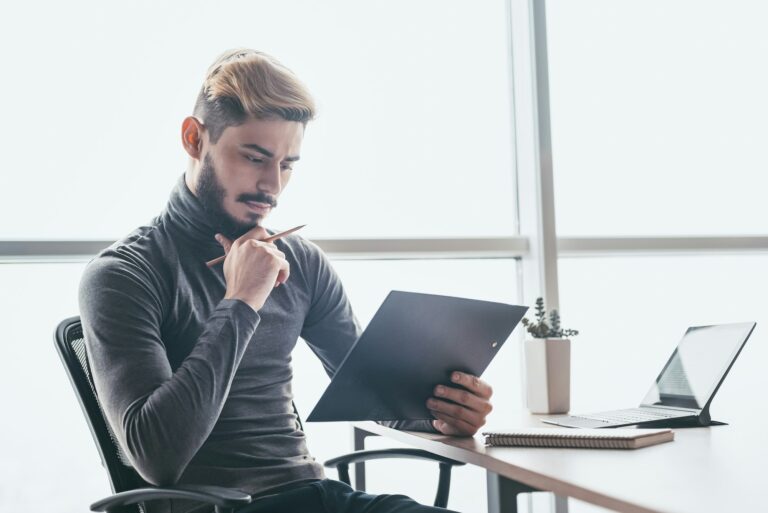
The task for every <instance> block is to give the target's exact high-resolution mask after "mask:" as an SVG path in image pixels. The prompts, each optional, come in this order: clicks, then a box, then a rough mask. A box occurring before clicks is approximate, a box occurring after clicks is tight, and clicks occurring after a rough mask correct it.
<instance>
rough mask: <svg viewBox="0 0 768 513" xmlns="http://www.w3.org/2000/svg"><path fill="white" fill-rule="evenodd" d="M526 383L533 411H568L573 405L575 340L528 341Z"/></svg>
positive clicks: (528, 402)
mask: <svg viewBox="0 0 768 513" xmlns="http://www.w3.org/2000/svg"><path fill="white" fill-rule="evenodd" d="M525 384H526V398H527V406H528V409H529V410H530V411H531V413H566V412H567V411H568V410H570V409H571V341H570V340H569V339H567V338H538V339H536V338H535V339H532V340H526V341H525Z"/></svg>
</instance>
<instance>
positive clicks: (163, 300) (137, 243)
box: [79, 177, 429, 511]
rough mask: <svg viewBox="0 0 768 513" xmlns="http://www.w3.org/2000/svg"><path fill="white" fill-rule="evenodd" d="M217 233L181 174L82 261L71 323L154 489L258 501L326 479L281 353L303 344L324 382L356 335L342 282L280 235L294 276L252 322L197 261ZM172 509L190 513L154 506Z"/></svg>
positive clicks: (119, 429) (217, 272) (211, 248)
mask: <svg viewBox="0 0 768 513" xmlns="http://www.w3.org/2000/svg"><path fill="white" fill-rule="evenodd" d="M214 233H215V230H214V228H213V226H211V224H210V222H209V221H208V219H207V217H206V213H205V211H204V210H203V208H202V206H201V205H200V203H199V202H198V200H197V198H196V197H195V196H194V195H193V194H192V193H191V192H190V191H189V189H188V188H187V186H186V184H185V182H184V178H183V177H182V178H181V179H180V180H179V182H178V184H177V185H176V187H175V188H174V190H173V192H172V194H171V198H170V200H169V202H168V205H167V207H166V209H165V211H164V212H163V213H162V214H161V215H160V216H159V217H157V218H155V219H154V220H153V221H152V222H151V223H150V224H149V225H148V226H143V227H141V228H139V229H137V230H136V231H134V232H133V233H132V234H130V235H129V236H128V237H126V238H125V239H123V240H120V241H118V242H116V243H115V244H113V245H112V246H111V247H109V248H107V249H106V250H104V251H102V252H101V253H100V254H99V255H98V256H97V257H96V258H95V259H94V260H92V261H91V262H90V264H89V265H88V266H87V268H86V270H85V273H84V275H83V278H82V281H81V284H80V293H79V299H80V314H81V318H82V323H83V329H84V333H85V340H86V348H87V351H88V355H89V358H90V364H91V369H92V372H93V377H94V381H95V384H96V390H97V392H98V395H99V399H100V402H101V406H102V408H103V410H104V412H105V414H106V416H107V419H108V421H109V424H110V426H111V427H112V429H113V431H114V433H115V435H116V436H117V439H118V441H119V443H120V445H121V447H122V449H123V451H124V452H125V453H126V455H127V456H128V458H129V459H130V461H131V462H132V463H133V466H134V467H135V469H136V470H137V471H138V473H139V474H140V475H141V476H142V477H143V478H144V479H145V480H147V481H148V482H150V483H153V484H156V485H164V484H171V483H197V484H210V485H220V486H228V487H233V488H237V489H240V490H243V491H245V492H248V493H257V492H259V491H263V490H265V489H267V488H271V487H274V486H278V485H282V484H285V483H289V482H293V481H300V480H304V479H319V478H322V477H324V475H323V470H322V466H321V465H320V464H319V463H318V462H316V461H315V460H314V458H312V457H311V456H310V455H309V453H308V451H307V447H306V443H305V439H304V433H303V432H302V431H301V429H300V427H299V425H298V423H297V421H296V415H295V413H294V410H293V406H292V399H293V396H292V392H291V380H292V378H293V370H292V367H291V351H292V350H293V348H294V346H295V345H296V342H297V340H298V338H299V337H301V338H303V339H304V340H306V342H307V343H308V344H309V346H310V347H311V349H312V350H313V351H314V352H315V354H316V355H317V356H318V357H319V358H320V360H321V361H322V363H323V365H324V366H325V369H326V370H327V372H328V373H329V374H330V375H333V373H334V371H335V369H336V368H337V366H338V364H339V363H340V362H341V361H342V360H343V358H344V356H345V355H346V353H347V351H348V350H349V348H350V347H351V346H352V344H353V343H354V342H355V340H356V339H357V337H358V336H359V334H360V328H359V325H358V323H357V320H356V319H355V317H354V315H353V312H352V308H351V306H350V304H349V301H348V299H347V297H346V295H345V293H344V289H343V288H342V285H341V282H340V281H339V278H338V276H337V275H336V273H335V272H334V270H333V269H332V267H331V265H330V264H329V262H328V260H327V258H326V257H325V256H324V255H323V253H322V252H321V251H320V250H319V248H318V247H317V246H315V245H314V244H312V243H310V242H308V241H306V240H304V239H302V238H301V237H299V236H296V235H290V236H288V237H285V238H283V239H281V240H279V241H277V242H276V245H277V246H278V248H279V249H280V250H281V251H283V252H284V253H285V255H286V258H287V260H288V262H289V263H290V266H291V277H290V278H289V280H288V281H287V282H286V283H285V284H284V285H283V286H281V287H278V288H277V289H275V290H273V291H272V293H271V294H270V296H269V298H268V299H267V301H266V303H265V304H264V306H263V308H262V309H261V310H259V312H258V313H257V312H256V311H254V310H253V309H252V308H251V307H250V306H248V305H247V304H245V303H243V302H241V301H239V300H225V299H223V297H224V293H225V289H226V283H225V281H224V276H223V271H222V266H216V267H214V268H213V269H209V268H208V267H206V265H205V262H206V261H207V260H210V259H212V258H215V257H217V256H219V255H221V254H222V252H223V250H222V248H221V246H220V245H219V244H218V243H217V242H216V241H215V240H214V238H213V236H214ZM397 427H404V425H400V426H397ZM407 427H408V428H410V429H429V425H428V423H427V422H415V423H408V424H407ZM168 506H173V510H174V511H181V510H184V509H187V508H186V506H185V505H183V504H181V503H178V502H177V503H175V504H170V505H169V504H163V505H161V504H155V505H154V506H152V505H150V510H151V511H163V510H165V511H167V510H168Z"/></svg>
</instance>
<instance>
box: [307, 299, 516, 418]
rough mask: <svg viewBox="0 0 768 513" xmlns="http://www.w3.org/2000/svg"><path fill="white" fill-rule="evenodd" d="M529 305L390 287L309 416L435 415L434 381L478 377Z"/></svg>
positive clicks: (441, 381) (436, 382)
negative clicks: (456, 375) (431, 402)
mask: <svg viewBox="0 0 768 513" xmlns="http://www.w3.org/2000/svg"><path fill="white" fill-rule="evenodd" d="M527 310H528V307H525V306H516V305H508V304H504V303H495V302H490V301H479V300H473V299H466V298H460V297H451V296H438V295H434V294H420V293H415V292H402V291H395V290H393V291H392V292H390V293H389V295H388V296H387V298H386V299H385V300H384V302H383V303H382V304H381V306H380V307H379V310H378V311H377V312H376V314H375V315H374V317H373V319H372V320H371V322H370V323H369V324H368V327H367V328H366V329H365V331H364V332H363V334H362V335H361V336H360V338H359V339H358V340H357V342H355V344H354V346H352V349H350V351H349V353H347V356H346V357H345V358H344V360H343V361H342V362H341V365H340V366H339V368H338V370H337V371H336V374H335V375H334V376H333V379H332V380H331V383H330V385H328V388H327V389H326V390H325V392H324V393H323V395H322V397H321V398H320V400H319V401H318V403H317V404H316V405H315V408H314V409H313V410H312V412H311V413H310V414H309V417H307V420H308V421H310V422H328V421H354V420H420V419H432V418H434V417H432V415H431V414H430V413H429V410H428V409H427V407H426V401H427V398H429V397H430V396H431V395H432V391H433V389H434V387H435V385H437V384H439V383H443V384H451V381H450V373H451V372H452V371H463V372H467V373H469V374H473V375H475V376H480V375H482V373H483V372H484V371H485V369H486V368H487V367H488V364H490V363H491V360H492V359H493V357H494V356H495V355H496V353H498V351H499V349H501V347H502V346H503V345H504V342H505V341H506V340H507V338H509V335H510V334H511V333H512V330H514V328H515V326H517V324H518V323H519V322H520V320H521V319H522V318H523V315H525V312H526V311H527ZM454 386H455V385H454Z"/></svg>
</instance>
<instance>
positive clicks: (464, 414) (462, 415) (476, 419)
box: [427, 398, 485, 427]
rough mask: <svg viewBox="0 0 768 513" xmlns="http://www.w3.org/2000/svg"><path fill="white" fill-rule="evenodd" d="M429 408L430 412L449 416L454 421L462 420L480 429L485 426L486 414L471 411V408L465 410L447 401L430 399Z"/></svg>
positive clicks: (428, 401)
mask: <svg viewBox="0 0 768 513" xmlns="http://www.w3.org/2000/svg"><path fill="white" fill-rule="evenodd" d="M427 408H429V410H430V411H431V412H433V413H442V414H445V415H449V416H450V417H452V418H454V419H459V420H462V421H464V422H466V423H467V424H471V425H473V426H478V427H480V426H482V425H483V424H485V415H484V414H480V413H478V412H476V411H475V410H470V409H469V408H465V407H464V406H461V405H459V404H453V403H449V402H446V401H441V400H440V399H434V398H429V399H428V400H427Z"/></svg>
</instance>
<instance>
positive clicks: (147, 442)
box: [79, 256, 259, 485]
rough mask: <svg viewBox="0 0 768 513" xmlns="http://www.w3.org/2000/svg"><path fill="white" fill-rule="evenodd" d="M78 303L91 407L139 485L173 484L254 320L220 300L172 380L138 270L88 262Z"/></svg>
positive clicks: (154, 307)
mask: <svg viewBox="0 0 768 513" xmlns="http://www.w3.org/2000/svg"><path fill="white" fill-rule="evenodd" d="M79 304H80V315H81V320H82V325H83V332H84V334H85V342H86V349H87V352H88V357H89V360H90V365H91V370H92V373H93V377H94V384H95V387H96V391H97V394H98V397H99V402H100V403H101V407H102V409H103V411H104V413H105V415H106V417H107V420H108V422H109V424H110V426H111V427H112V430H113V431H114V433H115V435H116V437H117V439H118V441H119V443H120V445H121V447H122V449H123V450H124V452H125V453H126V454H127V456H128V458H129V459H130V461H131V462H132V463H133V465H134V467H135V468H136V470H137V471H138V473H139V474H140V475H141V476H142V477H143V478H144V479H145V480H147V481H148V482H150V483H152V484H155V485H166V484H172V483H175V482H176V481H178V479H179V477H180V476H181V474H182V473H183V471H184V469H185V468H186V466H187V464H188V463H189V461H190V460H191V459H192V457H193V456H194V455H195V453H196V452H197V451H198V449H199V448H200V447H201V446H202V444H203V442H204V441H205V440H206V438H207V437H208V435H209V434H210V432H211V430H212V429H213V426H214V424H215V423H216V421H217V420H218V417H219V414H220V412H221V409H222V407H223V404H224V402H225V400H226V398H227V395H228V393H229V388H230V385H231V383H232V379H233V377H234V375H235V371H236V370H237V367H238V365H239V363H240V360H241V358H242V356H243V353H244V352H245V349H246V347H247V345H248V341H249V340H250V339H251V337H252V336H253V334H254V332H255V330H256V327H257V326H258V324H259V315H258V313H257V312H256V311H254V310H253V309H252V308H251V307H250V306H248V305H247V304H245V303H243V302H241V301H238V300H222V301H221V302H220V303H219V304H218V305H217V307H216V308H215V310H214V311H213V312H212V314H211V316H210V318H209V319H208V321H207V323H206V325H205V328H204V330H203V331H202V333H201V334H200V335H199V337H198V339H197V341H196V342H195V344H194V347H193V349H192V351H191V352H190V354H189V355H188V356H187V358H186V359H185V360H184V361H183V362H182V363H181V365H180V366H179V368H177V369H176V371H175V372H173V371H172V369H171V367H170V363H169V361H168V357H167V355H166V351H165V346H164V345H163V340H162V337H161V326H162V319H163V307H162V301H161V299H160V295H159V292H158V289H157V287H154V286H153V284H152V281H151V279H150V277H149V275H148V273H147V272H146V271H145V270H143V269H141V267H140V266H138V265H135V264H132V263H129V262H126V261H123V260H121V259H119V258H117V257H114V256H102V257H99V258H97V259H96V260H94V261H93V262H91V263H90V264H89V266H88V267H87V268H86V271H85V274H84V275H83V278H82V280H81V283H80V291H79Z"/></svg>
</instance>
